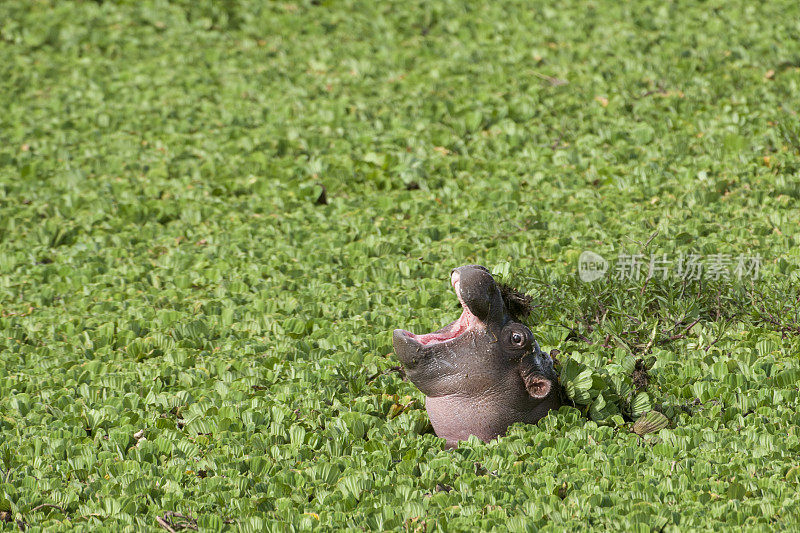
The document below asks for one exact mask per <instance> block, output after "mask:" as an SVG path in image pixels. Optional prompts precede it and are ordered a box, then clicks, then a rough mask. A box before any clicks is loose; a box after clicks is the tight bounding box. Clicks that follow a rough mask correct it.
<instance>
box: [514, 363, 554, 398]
mask: <svg viewBox="0 0 800 533" xmlns="http://www.w3.org/2000/svg"><path fill="white" fill-rule="evenodd" d="M519 375H520V377H521V378H522V382H523V383H524V384H525V390H527V391H528V394H530V395H531V398H536V399H537V400H541V399H543V398H545V397H546V396H547V395H548V394H550V390H551V389H552V388H553V383H552V382H551V381H550V380H549V379H547V378H546V377H544V376H543V375H541V374H540V373H538V372H536V371H535V369H534V368H533V365H532V364H530V363H528V364H525V362H523V363H521V364H520V368H519Z"/></svg>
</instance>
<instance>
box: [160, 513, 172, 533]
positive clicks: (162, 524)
mask: <svg viewBox="0 0 800 533" xmlns="http://www.w3.org/2000/svg"><path fill="white" fill-rule="evenodd" d="M156 522H158V525H159V526H161V527H163V528H164V529H166V530H167V531H169V533H175V530H174V529H172V528H171V527H170V525H169V524H168V523H167V521H166V520H164V519H163V518H161V517H160V516H156Z"/></svg>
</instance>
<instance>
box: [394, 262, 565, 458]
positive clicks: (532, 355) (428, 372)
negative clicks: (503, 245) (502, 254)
mask: <svg viewBox="0 0 800 533" xmlns="http://www.w3.org/2000/svg"><path fill="white" fill-rule="evenodd" d="M450 283H451V284H452V285H453V290H454V291H455V293H456V296H458V299H459V301H460V302H461V306H462V308H463V311H462V313H461V316H460V317H459V319H458V320H456V321H454V322H452V323H450V324H448V325H447V326H445V327H443V328H442V329H440V330H438V331H435V332H433V333H428V334H424V335H414V334H413V333H411V332H410V331H406V330H402V329H396V330H394V335H393V343H394V351H395V353H396V354H397V358H398V359H399V360H400V362H401V363H402V364H403V367H405V371H406V376H408V378H409V379H410V380H411V381H412V383H414V385H416V386H417V387H418V388H419V390H420V391H422V393H423V394H425V407H426V409H427V411H428V416H429V417H430V420H431V424H432V425H433V429H434V431H435V432H436V435H438V436H439V437H442V438H444V439H446V440H447V445H448V447H453V446H456V445H457V444H458V441H461V440H466V439H467V438H469V436H470V435H475V436H476V437H478V438H480V439H481V440H483V441H486V442H488V441H489V440H491V439H493V438H495V437H498V436H501V435H504V434H505V433H506V430H507V429H508V426H510V425H511V424H514V423H515V422H525V423H530V424H533V423H535V422H537V421H538V420H539V419H541V418H542V417H543V416H545V415H546V414H547V412H548V411H549V410H550V409H557V408H558V407H559V406H560V404H561V402H560V390H559V385H558V378H557V376H556V373H555V370H554V369H553V361H552V359H551V358H550V356H549V355H548V354H545V353H544V352H542V351H541V349H540V348H539V345H538V344H537V343H536V340H534V338H533V334H532V333H531V331H530V329H528V327H527V326H525V325H524V324H522V323H521V322H519V321H518V320H517V318H516V317H514V316H513V315H512V314H511V313H510V312H509V310H508V308H507V306H506V305H505V302H504V301H503V297H502V295H501V293H500V289H499V288H498V286H497V283H495V281H494V278H492V275H491V274H490V273H489V271H488V270H487V269H486V268H485V267H482V266H480V265H467V266H462V267H459V268H456V269H454V270H453V271H452V272H451V274H450Z"/></svg>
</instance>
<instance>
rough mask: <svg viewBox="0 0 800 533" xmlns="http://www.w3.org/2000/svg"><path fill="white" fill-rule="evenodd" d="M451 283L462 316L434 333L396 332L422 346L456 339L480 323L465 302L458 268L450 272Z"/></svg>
mask: <svg viewBox="0 0 800 533" xmlns="http://www.w3.org/2000/svg"><path fill="white" fill-rule="evenodd" d="M480 268H483V267H480ZM450 284H451V285H452V286H453V290H454V291H455V293H456V296H457V297H458V301H459V302H460V303H461V307H463V309H464V310H463V311H462V313H461V316H460V317H458V320H456V321H454V322H451V323H449V324H447V325H446V326H445V327H443V328H442V329H440V330H437V331H434V332H432V333H423V334H420V335H415V334H414V333H412V332H410V331H407V330H405V329H400V330H397V331H396V334H400V335H402V336H404V337H406V338H408V339H409V340H411V341H413V342H416V343H418V344H421V345H422V346H428V345H431V344H440V343H445V342H449V341H452V340H455V339H457V338H459V337H460V336H461V335H463V334H464V333H466V332H467V331H469V329H470V328H472V327H474V326H475V325H476V324H477V323H478V317H476V316H475V315H474V314H472V311H470V309H469V306H468V305H467V304H465V303H464V298H463V297H462V296H461V290H460V289H461V273H460V272H459V271H458V269H456V270H453V272H452V273H451V274H450Z"/></svg>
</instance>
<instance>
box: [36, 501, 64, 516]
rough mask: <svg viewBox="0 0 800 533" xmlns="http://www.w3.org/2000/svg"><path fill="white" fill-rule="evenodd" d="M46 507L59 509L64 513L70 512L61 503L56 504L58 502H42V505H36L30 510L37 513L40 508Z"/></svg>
mask: <svg viewBox="0 0 800 533" xmlns="http://www.w3.org/2000/svg"><path fill="white" fill-rule="evenodd" d="M44 508H50V509H58V510H59V511H61V512H62V513H64V514H68V513H67V511H66V509H64V508H63V507H61V506H60V505H56V504H53V503H42V504H40V505H37V506H36V507H34V508H33V509H31V510H30V512H31V513H35V512H36V511H39V510H41V509H44Z"/></svg>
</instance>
